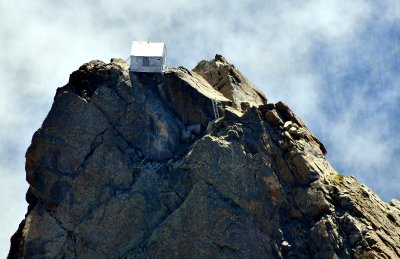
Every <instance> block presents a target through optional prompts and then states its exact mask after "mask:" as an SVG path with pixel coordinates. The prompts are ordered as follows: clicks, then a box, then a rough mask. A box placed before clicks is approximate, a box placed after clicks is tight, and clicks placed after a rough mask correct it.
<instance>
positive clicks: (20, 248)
mask: <svg viewBox="0 0 400 259" xmlns="http://www.w3.org/2000/svg"><path fill="white" fill-rule="evenodd" d="M230 77H233V78H234V80H233V79H232V80H231V81H232V82H230V81H229V82H230V83H227V81H226V80H227V78H230ZM245 94H247V96H245ZM249 96H250V97H249ZM249 98H250V99H249ZM212 99H214V100H217V101H218V103H219V111H220V114H221V118H220V119H218V120H214V119H215V118H214V114H213V108H212V103H211V100H212ZM325 153H326V150H325V148H324V146H323V144H322V143H321V142H320V141H319V140H318V139H317V138H316V137H315V136H314V135H313V134H312V133H311V132H310V131H309V130H308V129H307V127H306V126H305V124H304V123H303V122H302V121H301V119H300V118H298V117H297V116H296V115H295V114H294V113H293V112H292V111H291V110H290V108H289V107H288V106H287V105H285V104H284V103H282V102H279V103H277V104H266V98H265V97H263V95H261V94H260V93H259V91H258V90H256V89H255V88H252V85H251V84H250V83H249V82H248V81H247V80H245V78H244V77H243V76H242V75H241V74H240V72H238V71H237V69H236V68H234V66H232V65H230V64H229V63H228V62H226V60H225V59H224V58H223V57H221V56H217V57H216V59H214V60H212V61H207V62H206V61H203V62H200V64H199V65H198V66H197V67H196V69H195V71H188V70H186V69H184V68H174V69H169V70H168V71H167V72H166V73H165V74H163V75H156V74H129V67H128V64H126V63H125V62H123V61H122V60H119V59H113V60H111V63H109V64H105V63H103V62H101V61H92V62H89V63H87V64H84V65H83V66H82V67H80V68H79V70H77V71H75V72H73V73H72V74H71V76H70V80H69V82H68V84H67V85H65V86H64V87H61V88H59V89H58V90H57V93H56V96H55V98H54V103H53V106H52V108H51V110H50V112H49V114H48V116H47V118H46V119H45V121H44V122H43V125H42V127H41V128H40V129H39V130H38V131H37V132H36V133H35V135H34V136H33V138H32V144H31V146H30V147H29V149H28V151H27V153H26V175H27V181H28V182H29V184H30V187H29V190H28V192H27V196H26V199H27V201H28V203H29V207H28V212H27V214H26V217H25V220H24V221H23V222H21V224H20V227H19V229H18V230H17V232H16V233H15V234H14V236H13V237H12V238H11V249H10V253H9V258H96V257H97V258H260V257H261V258H310V257H314V258H376V257H379V258H398V257H400V202H399V201H397V200H393V201H391V202H390V203H389V204H387V203H385V202H383V201H381V200H380V199H379V198H378V197H377V196H376V195H375V194H374V193H373V192H371V191H370V190H369V189H368V188H367V187H366V186H364V185H362V184H360V183H358V182H357V181H356V179H354V178H352V177H345V176H342V175H340V174H338V173H337V172H335V170H334V169H333V168H332V167H331V166H330V165H329V163H328V162H327V161H326V159H325Z"/></svg>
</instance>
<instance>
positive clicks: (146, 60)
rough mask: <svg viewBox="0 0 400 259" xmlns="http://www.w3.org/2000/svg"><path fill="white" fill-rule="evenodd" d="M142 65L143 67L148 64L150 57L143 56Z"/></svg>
mask: <svg viewBox="0 0 400 259" xmlns="http://www.w3.org/2000/svg"><path fill="white" fill-rule="evenodd" d="M143 66H144V67H148V66H150V58H149V57H143Z"/></svg>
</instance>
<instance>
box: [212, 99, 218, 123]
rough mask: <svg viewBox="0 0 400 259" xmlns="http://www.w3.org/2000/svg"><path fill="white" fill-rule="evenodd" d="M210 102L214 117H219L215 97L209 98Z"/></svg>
mask: <svg viewBox="0 0 400 259" xmlns="http://www.w3.org/2000/svg"><path fill="white" fill-rule="evenodd" d="M211 102H212V106H213V111H214V116H215V119H219V111H218V102H217V100H215V99H211Z"/></svg>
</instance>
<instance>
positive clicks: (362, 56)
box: [0, 0, 400, 258]
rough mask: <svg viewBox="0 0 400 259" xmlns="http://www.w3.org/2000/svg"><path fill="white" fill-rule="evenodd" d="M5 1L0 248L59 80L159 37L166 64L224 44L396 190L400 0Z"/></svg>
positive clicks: (246, 70) (361, 174)
mask: <svg viewBox="0 0 400 259" xmlns="http://www.w3.org/2000/svg"><path fill="white" fill-rule="evenodd" d="M110 3H111V2H110V1H105V0H97V1H94V0H87V1H83V0H76V1H66V0H60V1H50V0H47V1H46V0H35V1H28V0H20V1H14V0H2V1H1V2H0V63H1V66H0V128H1V130H0V168H1V169H0V176H1V179H2V181H1V182H0V195H1V200H0V211H1V214H0V233H1V234H0V257H2V258H4V257H5V256H6V254H7V253H8V249H9V238H10V237H11V235H12V234H13V233H14V232H15V231H16V229H17V227H18V224H19V222H20V221H21V220H22V219H23V217H24V214H25V212H26V208H27V204H26V203H25V193H26V190H27V188H28V185H27V183H26V182H25V171H24V163H25V157H24V156H25V151H26V149H27V148H28V146H29V144H30V141H31V138H32V135H33V133H34V132H35V131H36V130H37V129H38V128H39V127H40V126H41V123H42V122H43V120H44V118H45V117H46V115H47V113H48V111H49V109H50V107H51V104H52V102H53V97H54V94H55V91H56V88H57V87H61V86H63V85H65V84H66V83H67V82H68V78H69V74H70V73H72V72H73V71H74V70H77V69H78V68H79V66H80V65H82V64H83V63H85V62H88V61H90V60H93V59H100V60H103V61H105V62H109V61H110V59H111V58H114V57H119V58H123V59H127V58H128V57H129V52H130V45H131V41H132V40H150V41H164V42H165V43H166V44H167V48H168V66H184V67H186V68H188V69H192V68H193V67H194V66H195V65H196V64H197V63H198V62H199V61H200V60H203V59H207V60H209V59H212V58H213V57H214V55H215V54H216V53H218V54H222V55H223V56H224V57H225V58H226V59H227V60H228V61H229V62H231V63H233V64H234V65H235V66H236V67H237V68H239V70H241V72H242V73H243V74H244V75H246V77H247V78H248V79H249V80H250V81H252V82H253V83H254V84H255V85H256V86H257V87H258V88H259V89H261V90H262V91H263V92H264V93H265V95H266V96H267V98H268V100H269V102H277V101H280V100H282V101H283V102H285V103H287V104H288V105H289V106H290V107H291V108H292V109H293V110H294V111H295V113H296V114H297V115H299V116H300V117H301V118H302V119H303V120H304V121H305V123H306V124H307V125H308V127H309V128H310V129H311V131H312V132H313V133H314V134H315V135H316V136H317V137H318V138H319V139H320V140H321V141H322V142H323V143H324V144H325V146H326V148H327V150H328V155H327V157H328V160H329V161H330V163H331V164H332V165H333V166H334V168H335V169H336V170H337V171H339V172H340V173H342V174H344V175H353V176H355V177H356V178H357V179H358V180H359V181H360V182H362V183H365V184H366V185H367V186H369V187H370V188H371V189H372V190H373V191H375V192H376V193H377V194H378V195H379V196H380V197H381V199H383V200H385V201H389V200H390V199H392V198H396V199H400V159H399V157H400V156H399V154H400V120H399V113H400V85H399V84H400V83H399V82H400V0H380V1H376V0H352V1H349V0H308V1H306V0H304V1H301V0H300V1H299V0H286V1H285V0H255V1H251V0H249V1H235V0H230V1H227V0H219V1H215V0H202V1H195V0H191V1H188V0H169V1H164V0H154V1H148V0H135V1H132V0H115V1H112V4H110Z"/></svg>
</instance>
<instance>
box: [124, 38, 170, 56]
mask: <svg viewBox="0 0 400 259" xmlns="http://www.w3.org/2000/svg"><path fill="white" fill-rule="evenodd" d="M164 50H165V43H164V42H148V41H133V42H132V49H131V56H136V57H162V56H164Z"/></svg>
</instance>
